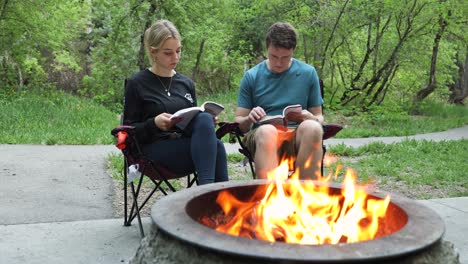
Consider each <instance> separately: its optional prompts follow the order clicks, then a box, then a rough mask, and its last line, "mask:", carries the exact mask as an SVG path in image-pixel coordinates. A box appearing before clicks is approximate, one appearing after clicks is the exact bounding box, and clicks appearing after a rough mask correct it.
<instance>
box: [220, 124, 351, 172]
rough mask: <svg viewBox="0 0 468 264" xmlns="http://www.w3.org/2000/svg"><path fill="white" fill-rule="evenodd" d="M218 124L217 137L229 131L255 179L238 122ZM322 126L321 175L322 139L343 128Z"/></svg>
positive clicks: (339, 126) (252, 159)
mask: <svg viewBox="0 0 468 264" xmlns="http://www.w3.org/2000/svg"><path fill="white" fill-rule="evenodd" d="M219 126H220V128H219V129H218V131H216V133H217V137H218V138H222V137H224V136H225V135H226V134H228V133H229V134H230V135H231V138H235V140H234V142H231V143H235V142H237V143H239V145H240V148H239V152H240V153H241V154H243V155H244V156H245V157H246V159H247V161H248V162H249V166H250V171H251V172H252V178H253V179H256V173H255V166H254V158H253V156H252V154H251V153H250V151H249V149H248V148H247V146H246V145H245V144H244V143H243V141H242V137H243V136H244V133H243V132H242V131H241V130H240V128H239V123H236V122H221V123H220V124H219ZM322 127H323V130H324V133H323V137H322V150H323V155H322V164H321V167H320V173H321V175H322V176H323V170H324V167H323V159H324V158H325V153H326V151H327V148H326V145H325V144H323V141H324V140H326V139H328V138H331V137H333V136H335V135H336V134H337V133H338V132H340V131H341V130H342V129H343V126H342V125H340V124H326V125H323V126H322Z"/></svg>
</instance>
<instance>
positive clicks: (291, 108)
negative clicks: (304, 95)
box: [283, 104, 302, 118]
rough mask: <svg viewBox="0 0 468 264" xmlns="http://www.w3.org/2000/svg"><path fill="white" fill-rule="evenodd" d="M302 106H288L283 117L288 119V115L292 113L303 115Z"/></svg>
mask: <svg viewBox="0 0 468 264" xmlns="http://www.w3.org/2000/svg"><path fill="white" fill-rule="evenodd" d="M301 112H302V106H301V105H300V104H296V105H288V106H286V107H285V108H284V109H283V116H284V117H286V118H287V116H288V114H290V113H298V114H299V113H301Z"/></svg>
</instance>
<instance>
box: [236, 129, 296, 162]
mask: <svg viewBox="0 0 468 264" xmlns="http://www.w3.org/2000/svg"><path fill="white" fill-rule="evenodd" d="M256 131H257V128H254V129H252V130H250V131H249V132H247V133H245V135H244V138H243V139H242V141H243V143H244V144H245V146H246V147H247V149H248V150H249V152H250V154H251V155H252V158H253V157H255V151H256V146H255V132H256ZM295 143H296V129H295V128H288V129H287V130H286V131H282V130H278V142H277V144H278V146H280V147H279V148H278V153H277V155H278V157H279V158H280V159H282V158H288V159H289V160H294V159H295V157H296V144H295Z"/></svg>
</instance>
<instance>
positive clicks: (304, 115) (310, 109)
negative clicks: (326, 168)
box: [235, 23, 323, 179]
mask: <svg viewBox="0 0 468 264" xmlns="http://www.w3.org/2000/svg"><path fill="white" fill-rule="evenodd" d="M296 44H297V33H296V30H295V28H294V27H293V26H292V25H291V24H289V23H275V24H273V25H272V26H271V27H270V28H269V29H268V32H267V35H266V47H267V53H268V59H267V60H265V61H263V62H261V63H259V64H257V65H256V66H254V67H253V68H251V69H250V70H248V71H247V72H246V73H245V74H244V77H243V78H242V81H241V84H240V90H239V96H238V102H237V109H236V117H235V121H236V122H238V123H239V126H240V128H241V130H242V131H243V132H247V133H246V134H245V137H244V142H245V143H246V146H247V148H248V149H249V151H250V152H251V153H252V155H253V157H254V162H255V171H256V175H257V177H259V178H263V179H265V178H267V173H268V172H269V171H272V170H273V169H274V168H276V167H278V165H279V164H278V163H279V159H280V158H282V157H290V158H291V157H295V168H296V170H299V171H298V172H299V175H300V177H301V179H313V178H314V177H315V178H318V177H320V166H321V161H322V135H323V129H322V123H323V116H322V104H323V99H322V97H321V94H320V84H319V78H318V75H317V72H316V71H315V68H314V67H312V66H310V65H308V64H306V63H304V62H302V61H299V60H297V59H294V58H293V53H294V49H295V48H296ZM294 104H300V105H301V106H302V111H301V112H300V113H296V114H291V115H289V116H288V121H289V123H288V125H287V129H283V128H281V127H278V126H274V125H271V124H264V125H259V124H258V121H259V120H260V119H261V118H263V117H265V116H266V115H268V116H271V115H280V114H282V111H283V109H284V108H285V107H286V106H288V105H294ZM273 153H275V154H276V155H274V154H273Z"/></svg>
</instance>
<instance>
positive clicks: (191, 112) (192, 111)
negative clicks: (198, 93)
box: [171, 106, 202, 129]
mask: <svg viewBox="0 0 468 264" xmlns="http://www.w3.org/2000/svg"><path fill="white" fill-rule="evenodd" d="M201 111H202V108H201V107H197V106H194V107H189V108H184V109H181V110H179V111H177V112H175V113H174V114H173V115H172V117H171V120H173V119H176V118H180V119H181V120H180V121H179V122H177V124H176V126H177V127H178V128H180V129H185V127H186V126H187V125H188V124H189V123H190V120H192V118H193V117H194V116H195V115H196V114H198V113H199V112H201Z"/></svg>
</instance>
